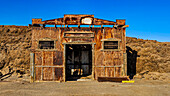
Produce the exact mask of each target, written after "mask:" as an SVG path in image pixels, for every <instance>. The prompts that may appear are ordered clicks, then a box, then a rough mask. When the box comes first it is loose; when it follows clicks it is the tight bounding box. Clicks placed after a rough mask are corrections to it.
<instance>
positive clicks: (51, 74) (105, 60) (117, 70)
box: [31, 27, 126, 81]
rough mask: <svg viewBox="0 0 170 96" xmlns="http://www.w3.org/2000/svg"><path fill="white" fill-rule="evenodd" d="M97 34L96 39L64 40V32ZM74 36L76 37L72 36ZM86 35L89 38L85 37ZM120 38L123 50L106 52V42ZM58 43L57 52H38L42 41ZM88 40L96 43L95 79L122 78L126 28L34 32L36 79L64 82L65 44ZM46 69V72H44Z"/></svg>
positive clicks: (56, 29)
mask: <svg viewBox="0 0 170 96" xmlns="http://www.w3.org/2000/svg"><path fill="white" fill-rule="evenodd" d="M69 31H72V32H74V31H75V32H77V31H78V32H93V33H94V38H64V32H69ZM72 35H73V34H72ZM85 36H86V35H85ZM108 38H115V39H120V40H121V41H120V50H119V51H103V50H102V41H101V40H102V39H108ZM42 39H44V40H45V39H48V40H49V39H50V40H55V49H53V50H50V49H49V50H44V49H43V50H41V49H38V41H39V40H42ZM76 41H79V42H80V41H84V42H91V43H95V46H94V50H93V51H94V57H92V58H93V59H94V65H93V66H94V70H93V71H94V77H95V79H97V77H98V76H104V77H105V76H106V77H119V76H122V70H123V69H122V64H123V63H124V62H123V53H126V49H125V28H109V27H105V28H63V27H58V28H52V27H51V28H42V27H39V28H37V27H35V28H33V31H32V48H31V49H32V51H33V52H34V53H35V64H36V66H52V68H51V67H36V73H35V74H36V80H47V81H49V80H54V81H55V80H56V81H59V80H64V77H63V76H64V55H63V53H64V45H63V43H68V42H76ZM42 70H43V72H42Z"/></svg>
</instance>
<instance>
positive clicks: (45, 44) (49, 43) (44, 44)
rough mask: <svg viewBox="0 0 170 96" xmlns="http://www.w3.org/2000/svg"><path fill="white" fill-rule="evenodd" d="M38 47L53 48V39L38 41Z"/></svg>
mask: <svg viewBox="0 0 170 96" xmlns="http://www.w3.org/2000/svg"><path fill="white" fill-rule="evenodd" d="M39 48H40V49H54V41H39Z"/></svg>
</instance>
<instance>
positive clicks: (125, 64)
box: [123, 53, 127, 76]
mask: <svg viewBox="0 0 170 96" xmlns="http://www.w3.org/2000/svg"><path fill="white" fill-rule="evenodd" d="M123 71H124V72H123V73H124V76H127V53H123Z"/></svg>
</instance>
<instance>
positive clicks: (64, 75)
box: [63, 44, 66, 82]
mask: <svg viewBox="0 0 170 96" xmlns="http://www.w3.org/2000/svg"><path fill="white" fill-rule="evenodd" d="M65 56H66V44H64V52H63V60H64V61H63V64H64V67H63V70H64V71H63V78H64V82H66V70H65V69H66V62H65V61H66V60H65V59H66V57H65Z"/></svg>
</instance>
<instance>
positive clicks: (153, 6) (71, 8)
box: [0, 0, 170, 42]
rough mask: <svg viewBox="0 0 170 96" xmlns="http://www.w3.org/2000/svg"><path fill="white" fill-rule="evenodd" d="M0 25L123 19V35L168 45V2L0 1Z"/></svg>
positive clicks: (130, 0)
mask: <svg viewBox="0 0 170 96" xmlns="http://www.w3.org/2000/svg"><path fill="white" fill-rule="evenodd" d="M0 9H1V12H0V25H28V24H31V19H32V18H42V19H43V20H48V19H54V18H60V17H63V15H64V14H93V15H94V17H96V18H101V19H106V20H111V21H116V19H126V24H127V25H129V28H127V30H126V35H127V36H129V37H137V38H142V39H149V40H157V41H161V42H170V0H0Z"/></svg>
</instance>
